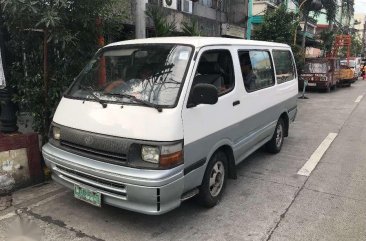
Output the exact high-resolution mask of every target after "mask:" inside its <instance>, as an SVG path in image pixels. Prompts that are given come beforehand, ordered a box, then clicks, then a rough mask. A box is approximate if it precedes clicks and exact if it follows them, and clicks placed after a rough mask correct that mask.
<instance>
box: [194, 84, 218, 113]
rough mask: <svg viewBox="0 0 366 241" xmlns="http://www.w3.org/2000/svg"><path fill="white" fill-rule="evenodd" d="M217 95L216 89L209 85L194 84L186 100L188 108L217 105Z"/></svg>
mask: <svg viewBox="0 0 366 241" xmlns="http://www.w3.org/2000/svg"><path fill="white" fill-rule="evenodd" d="M218 98H219V94H218V92H217V88H216V87H215V86H214V85H211V84H196V85H195V86H194V87H193V90H192V92H191V94H190V97H189V99H188V104H187V107H188V108H192V107H195V106H197V105H199V104H208V105H214V104H216V103H217V100H218Z"/></svg>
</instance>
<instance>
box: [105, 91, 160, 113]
mask: <svg viewBox="0 0 366 241" xmlns="http://www.w3.org/2000/svg"><path fill="white" fill-rule="evenodd" d="M105 95H109V96H118V97H123V98H127V99H129V100H133V101H135V102H138V103H141V104H143V105H145V106H148V107H152V108H155V109H157V111H158V112H162V111H163V109H162V108H161V107H160V106H158V105H155V104H153V103H150V102H148V101H145V100H141V99H139V98H136V97H135V96H133V95H128V94H114V93H106V94H105Z"/></svg>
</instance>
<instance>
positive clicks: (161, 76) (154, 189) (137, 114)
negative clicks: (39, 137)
mask: <svg viewBox="0 0 366 241" xmlns="http://www.w3.org/2000/svg"><path fill="white" fill-rule="evenodd" d="M275 70H276V71H275ZM297 83H298V82H297V73H296V68H295V63H294V58H293V54H292V52H291V47H290V46H288V45H285V44H280V43H270V42H260V41H247V40H238V39H227V38H204V37H176V38H151V39H140V40H129V41H124V42H118V43H113V44H110V45H107V46H106V47H104V48H102V49H101V50H99V51H98V52H97V54H96V56H95V57H94V58H93V59H92V60H91V61H90V63H89V64H88V65H87V66H86V67H85V68H84V69H83V70H82V71H81V73H80V75H79V76H78V77H77V78H76V80H75V81H74V82H73V84H72V85H71V86H70V88H69V90H68V91H67V92H66V93H65V95H64V96H63V98H62V100H61V102H60V103H59V105H58V107H57V110H56V113H55V115H54V118H53V122H52V126H51V129H50V138H49V142H48V143H47V144H46V145H44V146H43V149H42V151H43V156H44V159H45V162H46V165H47V166H48V167H49V168H50V170H51V171H52V173H53V174H52V178H53V179H54V180H55V181H56V182H59V183H61V184H62V185H64V186H66V187H69V188H70V189H72V190H73V191H74V196H75V197H76V198H78V199H81V200H83V201H86V202H88V203H91V204H93V205H96V206H102V205H103V204H109V205H113V206H116V207H120V208H124V209H128V210H132V211H136V212H141V213H145V214H162V213H165V212H168V211H170V210H172V209H174V208H176V207H178V206H179V205H180V204H181V202H182V201H183V200H186V199H188V198H191V197H193V196H195V195H198V200H200V202H201V203H202V204H204V205H205V206H207V207H213V206H214V205H216V204H217V202H218V201H219V200H220V198H221V196H222V195H223V191H224V188H225V184H226V182H227V179H228V178H229V177H230V178H235V177H236V168H235V167H236V165H238V164H239V163H240V162H241V161H243V160H244V159H245V158H246V157H247V156H249V155H250V154H251V153H253V152H254V151H255V150H257V149H258V148H260V147H261V146H263V145H265V146H266V148H267V150H268V151H270V152H272V153H277V152H279V151H280V150H281V148H282V145H283V143H284V137H286V136H287V135H288V133H289V124H290V123H291V122H292V121H293V120H294V119H295V117H296V113H297V95H298V90H297V89H298V85H297Z"/></svg>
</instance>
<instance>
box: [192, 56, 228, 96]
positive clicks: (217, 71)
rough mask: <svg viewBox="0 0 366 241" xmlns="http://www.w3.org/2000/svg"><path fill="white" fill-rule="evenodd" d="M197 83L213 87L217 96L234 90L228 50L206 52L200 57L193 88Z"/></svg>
mask: <svg viewBox="0 0 366 241" xmlns="http://www.w3.org/2000/svg"><path fill="white" fill-rule="evenodd" d="M198 83H206V84H212V85H214V86H215V87H216V88H217V90H218V93H219V95H224V94H226V93H228V92H230V91H231V90H232V89H233V88H234V83H235V78H234V67H233V60H232V57H231V53H230V51H229V50H224V49H219V50H208V51H206V52H204V53H203V54H202V55H201V58H200V61H199V62H198V67H197V71H196V75H195V77H194V80H193V86H194V85H195V84H198ZM193 86H192V87H193Z"/></svg>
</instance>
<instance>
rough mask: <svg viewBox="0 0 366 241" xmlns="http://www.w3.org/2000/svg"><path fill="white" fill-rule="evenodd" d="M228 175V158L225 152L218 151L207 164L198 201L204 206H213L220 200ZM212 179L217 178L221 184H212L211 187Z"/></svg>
mask: <svg viewBox="0 0 366 241" xmlns="http://www.w3.org/2000/svg"><path fill="white" fill-rule="evenodd" d="M214 168H216V169H214ZM217 168H220V172H217V171H216V170H218V169H217ZM215 174H216V175H215ZM213 175H215V176H213ZM227 176H228V158H227V156H226V154H225V153H224V152H221V151H218V152H216V153H215V154H214V155H213V156H212V157H211V159H210V161H209V163H208V164H207V167H206V171H205V175H204V176H203V180H202V185H201V186H200V188H199V193H198V201H199V203H200V204H201V205H202V206H204V207H207V208H212V207H214V206H215V205H216V204H217V203H218V202H219V201H220V199H221V197H222V194H223V192H224V189H225V186H226V180H227ZM210 179H212V180H215V182H216V181H218V183H220V185H218V186H214V185H211V187H210ZM218 179H220V180H218ZM221 181H222V182H221ZM218 183H216V184H218Z"/></svg>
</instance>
